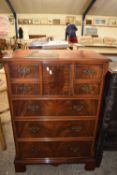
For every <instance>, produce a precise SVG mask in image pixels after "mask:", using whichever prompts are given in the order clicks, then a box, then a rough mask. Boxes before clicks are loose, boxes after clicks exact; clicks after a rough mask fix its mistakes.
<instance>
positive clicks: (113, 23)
mask: <svg viewBox="0 0 117 175" xmlns="http://www.w3.org/2000/svg"><path fill="white" fill-rule="evenodd" d="M108 25H109V26H117V20H116V19H109V20H108Z"/></svg>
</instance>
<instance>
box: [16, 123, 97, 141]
mask: <svg viewBox="0 0 117 175" xmlns="http://www.w3.org/2000/svg"><path fill="white" fill-rule="evenodd" d="M94 127H95V120H76V121H35V122H26V121H21V122H16V132H17V137H19V138H38V137H79V136H93V134H94Z"/></svg>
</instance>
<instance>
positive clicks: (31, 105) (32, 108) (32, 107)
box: [28, 104, 39, 112]
mask: <svg viewBox="0 0 117 175" xmlns="http://www.w3.org/2000/svg"><path fill="white" fill-rule="evenodd" d="M38 109H39V106H38V105H36V104H30V105H28V110H29V111H31V112H36V111H37V110H38Z"/></svg>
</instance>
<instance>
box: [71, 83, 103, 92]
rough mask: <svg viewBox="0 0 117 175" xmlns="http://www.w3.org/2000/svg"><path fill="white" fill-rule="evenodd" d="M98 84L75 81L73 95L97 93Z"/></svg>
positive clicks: (98, 89) (98, 90)
mask: <svg viewBox="0 0 117 175" xmlns="http://www.w3.org/2000/svg"><path fill="white" fill-rule="evenodd" d="M99 93H100V84H99V83H77V84H76V83H75V84H74V94H75V95H99Z"/></svg>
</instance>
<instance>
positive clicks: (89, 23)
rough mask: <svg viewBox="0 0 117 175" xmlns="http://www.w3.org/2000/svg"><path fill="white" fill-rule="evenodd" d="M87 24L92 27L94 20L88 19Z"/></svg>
mask: <svg viewBox="0 0 117 175" xmlns="http://www.w3.org/2000/svg"><path fill="white" fill-rule="evenodd" d="M85 24H86V25H92V24H93V21H92V19H86V21H85Z"/></svg>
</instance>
